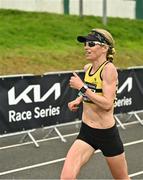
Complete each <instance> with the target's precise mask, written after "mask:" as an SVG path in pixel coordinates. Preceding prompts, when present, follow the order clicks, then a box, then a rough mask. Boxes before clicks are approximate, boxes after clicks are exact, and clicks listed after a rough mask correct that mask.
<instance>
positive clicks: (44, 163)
mask: <svg viewBox="0 0 143 180" xmlns="http://www.w3.org/2000/svg"><path fill="white" fill-rule="evenodd" d="M139 143H143V139H140V140H137V141H132V142H129V143H125V144H124V146H131V145H134V144H139ZM99 152H101V151H100V150H98V151H96V153H99ZM64 160H65V158H60V159H56V160H52V161H47V162H43V163H38V164H34V165H31V166H25V167H22V168H17V169H12V170H8V171H4V172H0V176H2V175H6V174H10V173H15V172H19V171H24V170H28V169H33V168H37V167H41V166H46V165H49V164H54V163H58V162H62V161H64ZM131 175H134V174H131ZM132 177H133V176H132Z"/></svg>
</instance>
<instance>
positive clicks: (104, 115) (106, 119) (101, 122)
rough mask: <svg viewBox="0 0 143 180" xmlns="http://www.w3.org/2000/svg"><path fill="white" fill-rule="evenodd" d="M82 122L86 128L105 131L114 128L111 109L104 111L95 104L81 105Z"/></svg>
mask: <svg viewBox="0 0 143 180" xmlns="http://www.w3.org/2000/svg"><path fill="white" fill-rule="evenodd" d="M82 120H83V122H85V123H86V124H87V125H88V126H90V127H93V128H99V129H106V128H110V127H112V126H114V124H115V119H114V117H113V107H112V108H111V109H110V110H104V109H102V108H101V107H97V106H96V105H95V104H91V103H83V114H82Z"/></svg>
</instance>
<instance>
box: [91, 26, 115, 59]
mask: <svg viewBox="0 0 143 180" xmlns="http://www.w3.org/2000/svg"><path fill="white" fill-rule="evenodd" d="M92 30H93V31H96V32H97V33H98V32H99V33H100V34H102V35H103V36H104V37H105V38H106V39H107V41H108V42H109V44H110V45H109V48H108V51H107V60H108V61H111V62H112V61H113V60H114V54H115V48H114V46H115V41H114V39H113V37H112V35H111V34H110V33H109V32H108V31H106V30H105V29H92Z"/></svg>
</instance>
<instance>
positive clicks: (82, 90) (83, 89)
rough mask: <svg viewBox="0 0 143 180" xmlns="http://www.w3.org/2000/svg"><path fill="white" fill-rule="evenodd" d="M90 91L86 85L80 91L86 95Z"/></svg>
mask: <svg viewBox="0 0 143 180" xmlns="http://www.w3.org/2000/svg"><path fill="white" fill-rule="evenodd" d="M87 89H88V86H87V85H86V84H84V86H83V87H82V88H81V89H80V90H79V92H80V93H82V94H84V93H85V92H86V91H87Z"/></svg>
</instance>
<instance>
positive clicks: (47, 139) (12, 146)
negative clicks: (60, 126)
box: [0, 121, 139, 150]
mask: <svg viewBox="0 0 143 180" xmlns="http://www.w3.org/2000/svg"><path fill="white" fill-rule="evenodd" d="M134 124H139V121H132V122H128V123H124V124H123V125H124V126H130V125H134ZM117 126H118V127H120V126H119V125H117ZM77 134H78V132H77V133H72V134H66V135H63V137H64V138H66V137H72V136H76V135H77ZM56 139H60V137H59V136H55V137H52V138H46V139H40V140H36V142H37V143H41V142H46V141H50V140H56ZM29 144H33V142H32V141H30V142H25V143H20V144H13V145H9V146H3V147H0V150H3V149H9V148H14V147H19V146H25V145H29Z"/></svg>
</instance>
